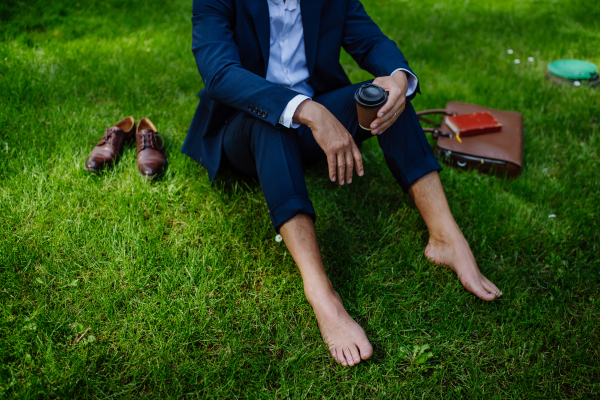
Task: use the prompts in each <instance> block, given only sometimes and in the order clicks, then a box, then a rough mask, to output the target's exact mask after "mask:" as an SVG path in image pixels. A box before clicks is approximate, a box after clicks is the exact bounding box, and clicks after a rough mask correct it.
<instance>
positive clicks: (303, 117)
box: [293, 99, 321, 127]
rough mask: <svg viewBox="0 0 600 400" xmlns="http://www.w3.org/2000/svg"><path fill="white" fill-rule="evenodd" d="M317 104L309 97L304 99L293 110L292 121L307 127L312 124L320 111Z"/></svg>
mask: <svg viewBox="0 0 600 400" xmlns="http://www.w3.org/2000/svg"><path fill="white" fill-rule="evenodd" d="M319 106H320V104H319V103H316V102H314V101H312V100H310V99H306V100H304V101H303V102H302V103H300V104H299V105H298V108H296V112H294V118H293V121H294V123H296V124H302V125H308V126H309V127H310V126H312V125H314V123H315V121H317V119H318V116H319V113H320V111H321V110H320V108H319Z"/></svg>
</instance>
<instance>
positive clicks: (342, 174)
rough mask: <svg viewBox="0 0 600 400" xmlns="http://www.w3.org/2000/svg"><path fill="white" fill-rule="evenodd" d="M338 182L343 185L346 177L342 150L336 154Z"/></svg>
mask: <svg viewBox="0 0 600 400" xmlns="http://www.w3.org/2000/svg"><path fill="white" fill-rule="evenodd" d="M337 170H338V175H337V176H338V183H339V184H340V185H343V184H344V182H345V178H346V159H345V155H344V152H343V151H340V152H339V153H338V154H337Z"/></svg>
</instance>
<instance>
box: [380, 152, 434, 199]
mask: <svg viewBox="0 0 600 400" xmlns="http://www.w3.org/2000/svg"><path fill="white" fill-rule="evenodd" d="M386 158H388V157H386ZM386 161H387V164H388V166H390V167H391V168H390V169H391V170H392V174H393V175H394V177H395V178H396V181H398V184H400V187H401V188H402V191H403V192H404V193H407V192H408V188H410V187H411V186H412V184H413V183H415V182H416V181H418V180H419V179H421V178H422V177H424V176H425V175H427V174H428V173H430V172H433V171H441V170H442V166H441V165H440V163H439V162H438V160H437V159H436V158H435V156H434V155H433V154H429V155H427V156H426V157H425V158H423V159H422V160H421V161H419V162H418V163H417V164H415V165H413V166H412V167H410V168H409V169H408V170H406V171H402V169H401V168H399V166H398V165H394V164H396V161H395V160H394V159H393V158H391V157H390V158H389V159H387V160H386Z"/></svg>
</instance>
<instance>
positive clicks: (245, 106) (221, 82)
mask: <svg viewBox="0 0 600 400" xmlns="http://www.w3.org/2000/svg"><path fill="white" fill-rule="evenodd" d="M192 14H193V15H192V52H193V53H194V58H195V60H196V65H197V66H198V71H199V72H200V76H201V77H202V80H203V81H204V86H205V88H206V91H207V94H208V97H210V98H211V99H212V100H215V101H218V102H220V103H223V104H226V105H228V106H229V107H232V108H235V109H237V110H242V111H245V112H247V113H249V114H251V115H253V116H255V117H257V118H259V119H262V120H264V121H265V122H267V123H269V124H271V125H273V126H277V123H278V121H279V117H280V115H281V114H282V113H283V110H284V109H285V107H286V106H287V104H288V102H289V101H290V100H291V99H292V98H294V97H295V96H296V95H297V94H298V93H296V92H294V91H292V90H290V89H286V88H284V87H281V86H279V85H277V84H274V83H272V82H269V81H267V80H266V79H264V78H262V77H260V76H258V75H256V74H254V73H252V72H250V71H248V70H246V69H245V68H244V67H243V66H242V63H241V61H240V55H239V50H238V47H237V45H236V44H235V41H234V34H233V30H232V21H233V18H234V17H235V16H234V10H233V2H232V1H231V0H194V6H193V10H192ZM253 110H255V111H256V112H252V111H253Z"/></svg>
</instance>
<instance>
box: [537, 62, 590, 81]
mask: <svg viewBox="0 0 600 400" xmlns="http://www.w3.org/2000/svg"><path fill="white" fill-rule="evenodd" d="M548 72H550V73H551V74H552V75H556V76H559V77H561V78H565V79H577V80H579V79H593V78H595V77H597V76H598V67H597V66H596V65H594V64H592V63H591V62H587V61H583V60H556V61H552V62H551V63H550V64H548Z"/></svg>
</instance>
